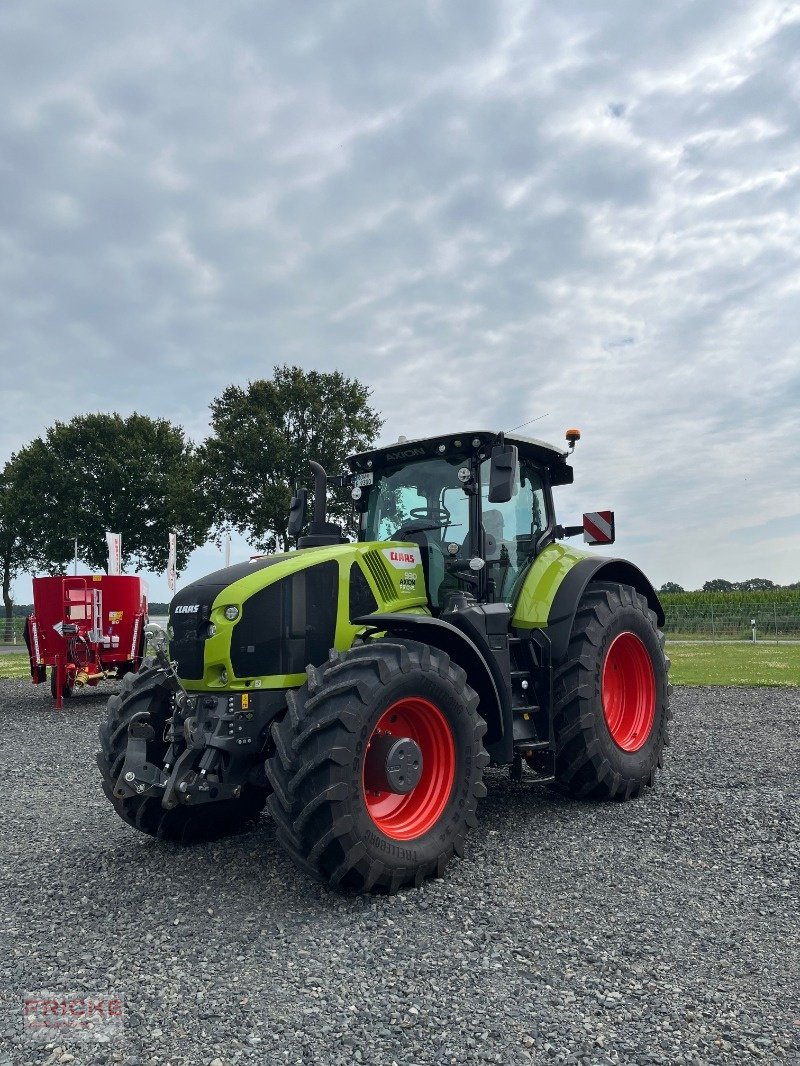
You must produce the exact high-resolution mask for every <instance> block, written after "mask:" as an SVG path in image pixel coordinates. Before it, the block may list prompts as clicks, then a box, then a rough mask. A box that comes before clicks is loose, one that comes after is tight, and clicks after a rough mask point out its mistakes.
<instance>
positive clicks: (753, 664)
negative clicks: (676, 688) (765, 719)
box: [667, 642, 800, 686]
mask: <svg viewBox="0 0 800 1066" xmlns="http://www.w3.org/2000/svg"><path fill="white" fill-rule="evenodd" d="M667 655H668V656H669V657H670V659H671V661H672V669H671V670H670V674H669V677H670V681H671V682H672V684H673V685H748V686H749V685H759V686H763V685H778V686H789V685H800V645H799V644H749V643H746V642H743V643H741V644H671V643H668V644H667Z"/></svg>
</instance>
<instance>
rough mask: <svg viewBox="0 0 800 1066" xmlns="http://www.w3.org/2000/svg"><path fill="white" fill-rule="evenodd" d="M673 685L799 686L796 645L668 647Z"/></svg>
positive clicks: (25, 668) (9, 665)
mask: <svg viewBox="0 0 800 1066" xmlns="http://www.w3.org/2000/svg"><path fill="white" fill-rule="evenodd" d="M667 654H668V655H669V657H670V659H671V660H672V669H671V670H670V681H671V682H672V684H673V685H759V686H761V685H778V686H783V687H786V686H791V685H796V686H800V644H779V645H778V644H749V643H745V642H743V643H741V644H671V643H670V644H668V645H667ZM29 677H30V667H29V665H28V656H27V655H0V678H24V679H26V680H27V679H28V678H29Z"/></svg>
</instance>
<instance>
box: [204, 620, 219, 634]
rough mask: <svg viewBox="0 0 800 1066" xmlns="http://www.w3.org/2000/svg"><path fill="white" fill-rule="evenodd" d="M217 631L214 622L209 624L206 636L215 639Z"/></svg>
mask: <svg viewBox="0 0 800 1066" xmlns="http://www.w3.org/2000/svg"><path fill="white" fill-rule="evenodd" d="M216 631H217V627H216V626H215V625H214V623H213V622H209V623H208V625H207V626H206V636H207V637H213V636H214V634H215V633H216Z"/></svg>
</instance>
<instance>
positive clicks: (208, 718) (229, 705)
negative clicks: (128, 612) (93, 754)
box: [98, 626, 277, 836]
mask: <svg viewBox="0 0 800 1066" xmlns="http://www.w3.org/2000/svg"><path fill="white" fill-rule="evenodd" d="M148 639H149V641H150V645H151V648H152V651H153V655H152V657H151V658H150V659H147V660H145V661H144V663H143V664H142V668H141V670H140V671H139V673H138V674H131V675H128V677H127V678H126V679H125V682H124V683H123V687H122V691H121V692H120V694H119V696H116V697H112V700H113V702H114V706H113V707H111V708H110V709H111V711H112V714H111V717H110V721H109V723H108V724H107V725H105V726H104V727H103V729H101V733H100V741H101V748H100V751H99V752H98V765H99V767H100V770H101V772H102V774H103V784H104V789H105V791H106V794H107V795H108V796H109V798H110V799H111V800H112V802H114V804H115V806H116V807H117V810H118V812H119V813H120V814H121V816H122V817H123V818H124V819H125V820H126V821H128V822H131V823H132V824H135V825H136V826H137V828H145V827H149V828H151V830H152V828H155V827H156V826H155V822H156V820H157V823H158V824H157V829H158V833H159V835H161V836H183V835H185V831H186V829H187V826H188V824H189V822H190V821H192V822H193V829H194V832H193V835H204V836H205V835H208V833H207V832H206V831H205V830H204V829H203V826H205V825H206V823H207V825H208V832H210V833H212V834H214V833H215V831H216V830H217V829H220V830H221V831H222V830H223V827H224V831H230V822H231V819H233V820H234V821H235V822H240V821H247V820H248V819H249V818H252V817H254V816H255V815H256V814H258V812H259V811H260V810H261V809H262V808H263V805H264V802H265V800H266V796H267V793H268V791H269V789H268V786H267V782H266V777H265V775H264V757H265V754H267V753H268V751H269V743H270V741H269V727H270V723H271V720H272V717H273V716H274V711H273V713H268V710H272V708H271V707H269V708H265V707H264V706H263V703H264V701H259V702H260V703H261V704H262V706H261V707H260V709H258V710H256V709H249V708H248V707H247V706H244V707H243V706H242V703H243V702H244V703H245V704H247V703H249V701H248V700H244V701H243V700H242V697H241V695H234V694H230V693H220V694H219V695H214V694H212V693H207V692H206V693H198V694H195V693H189V692H187V691H186V689H184V688H183V686H182V685H181V682H180V680H179V678H178V676H177V673H176V669H175V664H174V663H172V662H170V660H169V658H168V656H167V653H166V646H167V644H166V634H164V633H163V631H162V630H160V628H159V627H158V626H149V627H148ZM276 695H277V694H276ZM276 702H277V701H276ZM276 709H277V707H276V708H275V710H276ZM207 804H213V805H214V817H212V818H211V820H210V821H209V814H210V813H211V812H210V811H207V813H206V814H204V815H203V818H202V819H192V818H191V817H190V809H191V808H197V807H200V806H203V805H207ZM237 812H238V815H237ZM220 823H222V824H221V825H220Z"/></svg>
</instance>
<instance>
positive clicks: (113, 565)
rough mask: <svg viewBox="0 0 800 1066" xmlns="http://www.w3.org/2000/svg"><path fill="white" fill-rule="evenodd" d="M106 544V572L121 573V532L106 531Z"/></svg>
mask: <svg viewBox="0 0 800 1066" xmlns="http://www.w3.org/2000/svg"><path fill="white" fill-rule="evenodd" d="M106 544H107V545H108V572H109V574H121V573H122V534H121V533H106Z"/></svg>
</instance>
